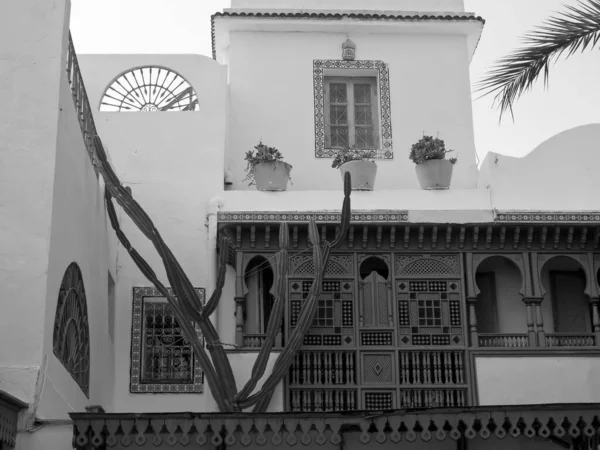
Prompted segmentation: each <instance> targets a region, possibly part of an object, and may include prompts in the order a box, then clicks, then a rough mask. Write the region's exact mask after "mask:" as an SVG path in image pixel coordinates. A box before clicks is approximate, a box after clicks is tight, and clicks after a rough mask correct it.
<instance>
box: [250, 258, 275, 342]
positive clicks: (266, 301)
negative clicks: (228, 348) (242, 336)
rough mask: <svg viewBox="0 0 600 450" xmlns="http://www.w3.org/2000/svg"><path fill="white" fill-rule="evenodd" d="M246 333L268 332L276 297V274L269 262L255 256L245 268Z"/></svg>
mask: <svg viewBox="0 0 600 450" xmlns="http://www.w3.org/2000/svg"><path fill="white" fill-rule="evenodd" d="M243 285H244V286H243V287H244V298H245V308H244V309H245V313H244V332H245V333H250V334H261V333H264V332H265V331H266V328H267V324H268V322H269V318H270V316H271V311H272V309H273V304H274V302H275V296H274V295H273V293H272V292H271V291H272V289H273V288H274V286H275V273H274V271H273V268H272V266H271V263H270V262H269V260H268V259H267V258H266V257H264V256H262V255H255V256H253V257H252V258H251V259H250V260H249V261H248V263H247V264H246V267H245V268H244V283H243Z"/></svg>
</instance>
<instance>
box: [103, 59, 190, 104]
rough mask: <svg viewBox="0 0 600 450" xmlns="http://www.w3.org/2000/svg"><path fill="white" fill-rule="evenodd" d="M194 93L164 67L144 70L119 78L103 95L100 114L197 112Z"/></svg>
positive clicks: (177, 76) (126, 73) (139, 69)
mask: <svg viewBox="0 0 600 450" xmlns="http://www.w3.org/2000/svg"><path fill="white" fill-rule="evenodd" d="M198 110H199V105H198V97H197V96H196V91H195V90H194V88H192V86H191V85H190V83H188V81H187V80H186V79H185V78H183V77H182V76H181V75H179V74H178V73H177V72H174V71H172V70H170V69H167V68H165V67H158V66H144V67H138V68H136V69H132V70H129V71H127V72H125V73H123V74H121V75H119V76H118V77H117V78H116V79H115V80H114V81H113V82H112V83H111V84H110V85H109V86H108V87H107V88H106V91H104V95H103V96H102V102H101V103H100V111H147V112H156V111H198Z"/></svg>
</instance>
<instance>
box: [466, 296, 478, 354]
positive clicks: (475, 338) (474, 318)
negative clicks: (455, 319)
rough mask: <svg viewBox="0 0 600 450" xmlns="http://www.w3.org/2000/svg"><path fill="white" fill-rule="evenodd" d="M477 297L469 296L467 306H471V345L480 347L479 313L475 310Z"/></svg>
mask: <svg viewBox="0 0 600 450" xmlns="http://www.w3.org/2000/svg"><path fill="white" fill-rule="evenodd" d="M476 302H477V297H467V306H468V308H469V312H468V314H469V337H470V339H471V347H479V334H478V333H477V313H476V311H475V303H476Z"/></svg>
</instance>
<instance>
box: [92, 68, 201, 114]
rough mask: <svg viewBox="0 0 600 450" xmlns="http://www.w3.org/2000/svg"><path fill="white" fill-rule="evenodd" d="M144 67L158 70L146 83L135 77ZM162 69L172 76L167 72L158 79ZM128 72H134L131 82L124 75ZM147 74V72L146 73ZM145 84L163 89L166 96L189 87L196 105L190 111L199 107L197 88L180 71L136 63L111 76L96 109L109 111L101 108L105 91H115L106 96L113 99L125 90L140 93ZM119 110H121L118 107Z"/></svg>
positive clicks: (105, 95) (178, 92) (178, 93)
mask: <svg viewBox="0 0 600 450" xmlns="http://www.w3.org/2000/svg"><path fill="white" fill-rule="evenodd" d="M144 69H149V70H150V71H151V70H152V69H156V70H158V71H159V72H158V74H157V76H156V78H155V79H154V80H152V79H151V78H150V79H149V80H148V83H146V80H145V79H144V77H141V78H142V79H141V80H139V79H138V78H137V77H135V72H136V71H141V70H144ZM162 70H164V71H166V72H169V73H171V74H173V77H171V78H170V79H169V76H168V74H167V75H165V76H164V77H163V78H162V80H161V79H160V71H162ZM150 73H151V72H150ZM128 74H134V77H133V81H134V82H133V83H132V82H131V79H132V78H131V77H130V78H129V79H127V78H126V75H128ZM147 75H148V73H147ZM150 76H151V75H150ZM119 80H122V81H119ZM139 81H142V83H139ZM152 81H154V83H152ZM159 81H160V82H161V84H159ZM163 84H164V85H163ZM116 85H118V87H120V88H121V89H117V88H116ZM146 86H150V87H152V86H154V91H156V89H157V88H159V89H164V94H163V96H164V95H167V96H168V95H174V96H177V95H181V93H182V92H184V91H186V90H188V89H190V94H189V98H190V100H192V101H193V102H194V103H195V106H196V107H195V108H194V109H191V111H197V110H198V109H197V108H199V107H200V105H199V101H198V94H197V90H196V89H195V88H194V86H193V85H192V83H191V82H190V81H189V80H188V78H187V77H185V76H183V75H182V74H181V72H180V71H178V70H175V69H173V68H171V67H167V66H165V65H159V64H156V65H155V64H145V65H137V66H134V67H130V68H128V69H126V70H123V71H121V72H120V73H119V74H118V75H116V76H115V77H113V78H112V79H111V80H110V82H109V83H108V84H107V85H106V87H105V88H104V90H103V91H102V95H101V96H100V100H99V101H98V111H105V112H108V111H110V110H107V109H105V110H103V109H102V105H103V104H104V100H105V98H106V97H107V93H108V92H109V90H111V89H112V90H113V91H114V92H115V93H114V94H110V95H108V98H110V99H114V96H115V95H116V94H122V91H125V92H126V93H127V94H131V93H134V92H136V91H138V90H139V91H140V93H142V92H141V91H142V90H143V89H142V88H145V87H146ZM180 88H181V90H179V89H180ZM171 89H172V91H171ZM150 92H152V89H150ZM159 92H160V91H159ZM142 94H143V93H142ZM137 97H138V98H139V96H137ZM165 98H166V97H165ZM163 100H164V99H161V101H163ZM116 101H117V102H118V101H119V100H116ZM136 101H138V102H139V100H136ZM142 101H143V100H142ZM121 103H123V101H121ZM119 111H123V110H122V109H119ZM125 111H129V110H127V109H126V110H125ZM133 111H136V110H133ZM139 111H142V110H141V109H140V110H139ZM139 111H136V112H139ZM148 111H149V110H148ZM158 111H161V110H158ZM176 111H177V110H176Z"/></svg>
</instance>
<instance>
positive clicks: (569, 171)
mask: <svg viewBox="0 0 600 450" xmlns="http://www.w3.org/2000/svg"><path fill="white" fill-rule="evenodd" d="M599 140H600V124H590V125H584V126H580V127H576V128H572V129H570V130H567V131H564V132H562V133H559V134H557V135H556V136H554V137H552V138H550V139H548V140H547V141H545V142H543V143H541V144H540V145H539V146H538V147H537V148H535V149H534V150H533V151H532V152H531V153H529V154H527V155H526V156H524V157H522V158H513V157H510V156H504V155H500V154H498V153H492V152H490V153H488V154H487V156H486V158H485V159H484V161H483V163H482V165H481V171H480V175H479V182H478V187H480V188H486V187H488V186H489V188H490V189H491V197H492V204H493V206H494V207H495V208H497V209H499V210H506V209H516V210H533V211H551V210H558V211H561V210H562V211H578V210H595V211H597V210H598V209H600V202H599V200H598V186H597V181H596V176H595V175H594V171H595V168H596V167H598V165H599V164H600V154H599V153H598V141H599ZM565 187H568V189H565Z"/></svg>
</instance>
